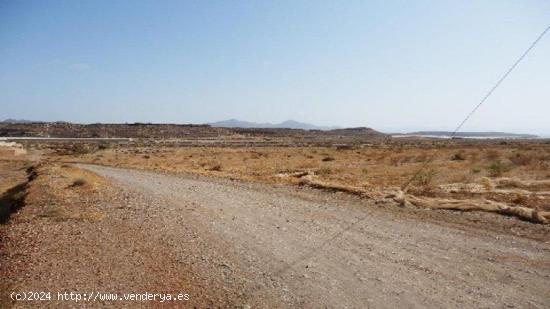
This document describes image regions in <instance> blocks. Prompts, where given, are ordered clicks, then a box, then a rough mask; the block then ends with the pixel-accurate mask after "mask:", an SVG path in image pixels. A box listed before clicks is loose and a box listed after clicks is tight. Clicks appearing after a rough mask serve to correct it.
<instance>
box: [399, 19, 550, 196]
mask: <svg viewBox="0 0 550 309" xmlns="http://www.w3.org/2000/svg"><path fill="white" fill-rule="evenodd" d="M548 30H550V26H548V27H546V29H544V31H543V32H542V33H541V34H540V35H539V36H538V37H537V39H536V40H535V41H534V42H533V43H531V45H530V46H529V48H527V50H526V51H525V52H523V54H522V55H521V56H520V57H519V58H518V59H517V60H516V62H514V64H513V65H512V66H511V67H510V68H509V69H508V70H507V71H506V73H504V75H502V77H501V78H500V79H499V80H498V81H497V83H496V84H495V85H494V86H493V87H492V88H491V90H489V92H487V94H486V95H485V96H484V97H483V99H481V101H479V103H478V104H477V105H476V106H475V107H474V109H472V111H471V112H470V113H469V114H468V115H467V116H466V118H464V120H462V122H461V123H460V124H459V125H458V126H457V127H456V129H455V130H454V131H453V133H452V134H451V136H450V138H451V139H452V138H453V137H455V136H456V134H457V133H458V131H459V130H460V129H461V128H462V126H464V124H465V123H466V121H468V119H470V117H472V115H473V114H474V113H475V112H476V111H477V110H478V109H479V108H480V107H481V105H483V103H485V101H487V99H488V98H489V97H490V96H491V95H492V94H493V92H495V90H496V89H497V88H498V87H499V86H500V84H502V82H503V81H504V80H505V79H506V78H507V77H508V75H510V73H512V71H513V70H514V69H515V68H516V67H517V66H518V64H519V63H520V62H521V61H522V60H523V59H524V58H525V56H527V54H529V52H530V51H531V50H532V49H533V47H535V45H537V43H538V42H539V41H540V40H541V39H542V37H544V35H545V34H546V33H547V32H548ZM433 159H434V156H432V157H430V158H429V159H428V160H426V161H424V164H422V166H420V168H419V169H418V170H417V171H416V172H415V173H414V174H413V176H412V177H411V178H409V180H407V182H405V184H403V186H401V190H403V191H406V190H407V188H408V187H409V185H410V184H411V183H412V182H413V181H414V180H415V179H416V177H418V175H420V173H422V171H423V170H424V169H425V168H426V167H427V166H428V165H429V164H430V163H431V162H432V161H433Z"/></svg>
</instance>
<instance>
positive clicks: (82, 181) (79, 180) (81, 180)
mask: <svg viewBox="0 0 550 309" xmlns="http://www.w3.org/2000/svg"><path fill="white" fill-rule="evenodd" d="M87 183H88V182H87V181H86V179H84V178H77V179H75V180H74V181H73V183H72V185H71V187H82V186H84V185H85V184H87Z"/></svg>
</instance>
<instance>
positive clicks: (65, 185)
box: [1, 165, 550, 308]
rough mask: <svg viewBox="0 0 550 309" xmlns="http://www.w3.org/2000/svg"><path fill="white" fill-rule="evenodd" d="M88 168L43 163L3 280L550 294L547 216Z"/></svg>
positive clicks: (265, 290) (233, 299) (296, 291)
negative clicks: (431, 207)
mask: <svg viewBox="0 0 550 309" xmlns="http://www.w3.org/2000/svg"><path fill="white" fill-rule="evenodd" d="M86 169H88V170H90V171H93V172H95V173H97V174H98V175H101V176H104V177H105V180H104V179H102V178H101V177H97V176H96V175H95V174H91V173H88V172H86V171H82V170H79V169H76V168H74V167H71V166H68V165H64V166H63V165H53V166H49V165H46V166H42V167H38V168H37V172H38V177H37V178H36V180H34V181H33V185H32V186H31V190H30V193H29V195H28V201H29V203H30V204H28V205H26V206H25V207H23V208H22V209H20V210H19V211H18V212H17V213H16V214H14V215H13V216H12V218H11V220H10V221H9V223H8V224H7V225H4V226H2V228H3V230H2V231H3V235H4V237H3V241H2V242H3V243H4V244H5V249H4V250H3V252H5V253H4V258H3V263H2V269H1V271H2V275H3V278H7V279H8V280H7V281H8V283H9V286H8V287H7V288H4V289H5V290H11V289H16V290H17V289H29V290H52V291H58V290H62V291H67V290H75V291H82V290H84V291H89V290H100V291H107V292H121V293H122V292H132V291H135V292H144V291H151V292H176V291H184V292H186V293H189V294H190V297H191V300H190V301H189V302H187V303H185V305H186V306H191V305H196V306H198V307H201V308H202V307H239V306H242V307H248V306H250V307H260V308H261V307H264V308H273V307H306V308H319V307H324V306H326V307H334V308H342V307H348V308H366V307H371V308H396V307H432V308H441V307H445V308H463V307H480V308H483V307H493V308H502V307H518V308H545V307H548V306H549V305H550V293H549V292H548V289H547V283H548V282H549V280H550V259H549V258H548V257H549V256H550V243H549V238H548V235H549V231H548V229H547V226H545V225H540V224H532V223H528V222H522V221H519V220H517V219H514V218H509V217H502V216H497V215H493V214H486V213H455V212H445V211H427V210H419V209H416V208H399V207H396V205H395V204H384V203H382V204H378V205H374V204H372V203H371V202H366V201H365V200H363V199H359V198H358V197H354V196H350V195H347V194H343V193H323V192H319V191H318V190H312V189H308V188H305V187H294V186H292V187H289V186H287V185H276V186H272V185H260V184H251V183H246V182H240V181H230V180H221V179H218V178H216V179H215V178H210V177H204V176H193V175H183V174H180V175H162V174H155V173H149V172H139V171H131V170H123V169H113V168H108V167H99V166H86ZM79 179H84V181H83V184H81V185H76V186H75V182H77V180H79ZM111 181H112V182H113V183H114V184H115V186H112V185H110V182H111ZM77 183H80V182H77ZM36 190H44V191H42V192H40V191H36ZM33 192H34V193H33ZM67 201H68V202H67ZM30 205H32V207H29V206H30ZM487 222H492V223H493V224H491V225H490V226H494V227H496V226H498V227H499V228H493V229H487V224H486V223H487ZM8 304H9V303H8ZM14 305H15V306H16V307H31V305H32V304H30V303H16V304H14ZM35 305H36V304H35ZM41 305H50V306H51V307H57V306H58V305H63V306H65V307H69V306H74V305H75V304H74V303H55V302H51V303H42V304H41ZM88 305H91V306H94V307H97V306H106V305H108V306H115V305H116V306H129V305H131V306H144V307H150V306H162V304H160V303H124V302H121V303H120V304H119V303H118V302H117V303H114V304H113V303H108V302H105V303H94V304H88ZM164 305H166V304H164ZM173 305H174V304H169V306H173Z"/></svg>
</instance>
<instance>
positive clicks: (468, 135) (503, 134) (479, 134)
mask: <svg viewBox="0 0 550 309" xmlns="http://www.w3.org/2000/svg"><path fill="white" fill-rule="evenodd" d="M452 134H453V132H450V131H419V132H412V133H405V134H398V135H415V136H425V137H442V138H449V137H451V135H452ZM454 136H455V137H459V138H538V137H539V136H538V135H534V134H518V133H506V132H458V133H456V134H455V135H454Z"/></svg>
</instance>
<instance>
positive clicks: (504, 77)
mask: <svg viewBox="0 0 550 309" xmlns="http://www.w3.org/2000/svg"><path fill="white" fill-rule="evenodd" d="M549 30H550V26H548V27H547V28H546V29H545V30H544V31H543V32H542V33H541V34H540V35H539V36H538V37H537V39H536V40H535V41H534V42H533V43H532V44H531V45H530V46H529V48H528V49H527V50H526V51H525V52H524V53H523V54H522V55H521V56H520V57H519V58H518V60H516V62H514V64H513V65H512V66H511V67H510V68H509V69H508V70H507V71H506V73H505V74H504V75H503V76H502V77H501V78H500V79H499V80H498V82H497V83H496V84H495V85H494V86H493V87H492V88H491V90H489V92H488V93H487V94H486V95H485V96H484V97H483V99H482V100H481V101H480V102H479V103H478V104H477V105H476V106H475V108H474V109H473V110H472V111H471V112H470V113H469V114H468V115H467V116H466V118H464V120H462V122H461V123H460V124H459V125H458V126H457V127H456V129H455V130H454V131H453V133H452V134H451V138H453V137H455V135H456V133H457V132H458V130H460V128H462V126H463V125H464V124H465V123H466V121H468V119H470V117H471V116H472V115H473V114H474V113H475V112H476V110H477V109H478V108H479V107H480V106H481V105H482V104H483V103H484V102H485V101H487V99H488V98H489V97H490V96H491V95H492V94H493V92H494V91H495V90H496V89H497V88H498V87H499V86H500V84H501V83H502V82H503V81H504V80H505V79H506V77H508V75H510V73H511V72H512V71H513V70H514V69H515V68H516V66H517V65H518V64H519V63H520V62H521V61H522V60H523V58H525V57H526V56H527V54H529V52H530V51H531V50H532V49H533V48H534V47H535V45H537V43H538V42H539V41H540V40H541V39H542V37H544V35H545V34H546V33H547V32H548V31H549ZM432 160H433V156H432V157H431V158H430V159H429V160H426V161H424V164H423V165H422V166H421V167H420V169H418V171H417V172H416V173H415V174H414V175H413V177H411V178H410V179H409V180H408V181H407V182H406V183H405V184H404V186H403V187H402V189H403V190H404V191H405V189H406V188H407V187H408V186H409V185H410V183H411V182H412V181H413V180H414V179H415V178H416V177H417V176H418V174H420V173H421V172H422V171H423V170H424V169H425V168H426V167H427V166H428V165H429V164H430V162H431V161H432ZM367 218H368V215H365V216H363V217H360V218H358V219H357V220H355V221H353V222H352V223H351V224H349V225H348V226H347V227H345V228H344V229H342V230H340V231H339V232H336V233H335V234H334V235H332V236H331V237H330V238H329V239H327V240H325V241H323V242H322V243H321V244H320V245H319V246H317V247H316V248H314V249H312V250H311V251H309V252H308V253H306V254H304V255H302V256H301V257H299V258H298V259H296V260H294V261H292V262H290V263H288V264H286V265H285V266H283V267H282V268H280V269H279V270H277V271H276V272H275V275H282V274H284V273H285V272H287V271H288V270H289V269H291V268H292V267H294V266H295V265H297V264H298V263H300V262H301V261H304V260H306V259H309V258H310V257H312V256H313V255H314V254H315V253H317V252H319V250H321V249H323V248H324V247H325V246H326V245H327V244H329V243H330V242H333V241H334V240H336V239H337V238H339V237H340V236H342V235H343V234H344V233H345V232H347V231H349V230H350V229H351V228H353V227H354V226H356V225H357V224H359V223H361V222H362V221H364V220H365V219H367ZM256 292H257V291H256Z"/></svg>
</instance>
